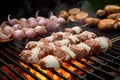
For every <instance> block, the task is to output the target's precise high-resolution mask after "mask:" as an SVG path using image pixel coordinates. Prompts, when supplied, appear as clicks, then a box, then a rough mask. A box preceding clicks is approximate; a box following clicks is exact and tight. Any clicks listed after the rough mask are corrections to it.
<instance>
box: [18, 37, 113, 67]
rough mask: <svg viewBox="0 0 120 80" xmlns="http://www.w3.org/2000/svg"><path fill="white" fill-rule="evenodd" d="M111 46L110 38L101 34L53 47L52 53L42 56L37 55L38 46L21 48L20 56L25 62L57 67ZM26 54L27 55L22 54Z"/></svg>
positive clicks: (103, 50) (104, 50)
mask: <svg viewBox="0 0 120 80" xmlns="http://www.w3.org/2000/svg"><path fill="white" fill-rule="evenodd" d="M111 46H112V42H111V41H110V39H109V38H107V37H104V36H103V37H96V38H94V39H93V38H91V39H89V40H86V41H84V42H80V43H79V44H71V45H69V46H66V45H63V46H61V47H55V50H54V52H53V53H52V54H48V55H46V56H44V57H42V58H40V57H39V55H40V54H39V51H40V48H39V49H37V48H33V49H32V50H23V51H22V53H21V54H20V57H21V59H23V60H25V61H26V62H27V63H37V64H39V65H40V66H41V67H42V68H54V69H59V68H60V65H61V64H62V62H64V61H67V62H69V61H71V60H73V59H78V58H84V57H85V56H89V55H93V54H99V53H100V52H106V51H107V50H108V49H110V48H111ZM35 49H36V50H35ZM37 50H39V51H37ZM32 51H33V52H34V53H33V52H32ZM30 53H31V54H30ZM26 54H28V55H27V56H24V55H26ZM37 54H39V55H37Z"/></svg>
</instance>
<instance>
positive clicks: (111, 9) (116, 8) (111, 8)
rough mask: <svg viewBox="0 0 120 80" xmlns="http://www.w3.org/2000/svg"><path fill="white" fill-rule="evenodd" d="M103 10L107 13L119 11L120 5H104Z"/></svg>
mask: <svg viewBox="0 0 120 80" xmlns="http://www.w3.org/2000/svg"><path fill="white" fill-rule="evenodd" d="M104 10H105V11H106V13H107V14H113V13H120V6H117V5H106V6H105V8H104Z"/></svg>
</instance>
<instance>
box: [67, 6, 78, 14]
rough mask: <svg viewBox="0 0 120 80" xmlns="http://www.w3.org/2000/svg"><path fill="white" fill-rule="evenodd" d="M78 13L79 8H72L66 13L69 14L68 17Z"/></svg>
mask: <svg viewBox="0 0 120 80" xmlns="http://www.w3.org/2000/svg"><path fill="white" fill-rule="evenodd" d="M79 12H80V9H79V8H72V9H70V10H69V11H68V13H69V14H70V15H75V14H77V13H79Z"/></svg>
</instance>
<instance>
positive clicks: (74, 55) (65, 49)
mask: <svg viewBox="0 0 120 80" xmlns="http://www.w3.org/2000/svg"><path fill="white" fill-rule="evenodd" d="M61 48H62V50H64V51H65V52H67V53H68V54H69V55H70V56H71V57H72V58H73V59H75V57H76V54H75V53H74V52H73V51H72V50H71V49H70V48H69V47H67V46H62V47H61Z"/></svg>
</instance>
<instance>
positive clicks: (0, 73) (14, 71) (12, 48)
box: [0, 22, 120, 80]
mask: <svg viewBox="0 0 120 80" xmlns="http://www.w3.org/2000/svg"><path fill="white" fill-rule="evenodd" d="M75 25H79V26H80V25H83V24H82V22H73V23H65V24H63V25H60V28H59V29H58V30H56V31H60V30H61V31H63V30H64V28H65V27H73V26H75ZM83 30H88V31H92V32H94V33H96V34H97V35H98V36H107V37H109V38H110V39H111V40H112V42H113V46H112V48H111V49H110V50H108V51H107V52H105V53H100V54H99V55H93V56H86V57H85V58H82V59H77V60H73V61H71V62H68V63H66V62H64V63H63V64H62V65H61V68H60V70H54V69H47V70H44V69H41V68H40V66H39V65H36V64H27V63H25V62H24V61H22V60H21V59H20V57H19V54H20V53H21V51H22V50H23V49H24V47H25V45H26V44H27V42H29V41H31V40H35V41H38V40H39V39H40V38H42V37H46V36H49V35H50V33H49V32H48V34H46V35H44V36H37V37H35V38H34V39H27V38H25V39H23V40H21V41H17V40H12V41H9V42H6V43H0V46H1V48H0V80H120V63H119V62H120V37H119V36H120V32H119V31H112V32H101V31H100V30H98V29H97V27H90V26H87V27H83Z"/></svg>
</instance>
